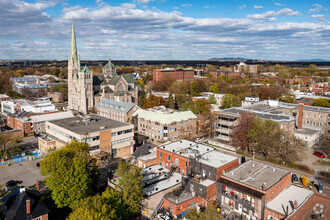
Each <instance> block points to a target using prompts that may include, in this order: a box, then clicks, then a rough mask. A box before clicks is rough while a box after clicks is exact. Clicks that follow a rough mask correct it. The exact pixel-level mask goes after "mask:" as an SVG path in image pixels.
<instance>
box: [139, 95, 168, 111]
mask: <svg viewBox="0 0 330 220" xmlns="http://www.w3.org/2000/svg"><path fill="white" fill-rule="evenodd" d="M167 104H168V101H167V100H166V99H164V98H163V97H161V96H155V95H153V94H150V95H149V96H148V98H146V99H145V101H144V104H143V108H144V109H147V108H153V107H155V106H161V105H164V106H167Z"/></svg>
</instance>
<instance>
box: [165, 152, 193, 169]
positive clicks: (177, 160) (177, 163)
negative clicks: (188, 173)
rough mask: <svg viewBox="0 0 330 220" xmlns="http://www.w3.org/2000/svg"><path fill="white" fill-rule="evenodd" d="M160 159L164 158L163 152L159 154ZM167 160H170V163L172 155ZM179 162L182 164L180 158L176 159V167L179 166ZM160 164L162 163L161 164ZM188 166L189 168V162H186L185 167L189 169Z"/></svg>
mask: <svg viewBox="0 0 330 220" xmlns="http://www.w3.org/2000/svg"><path fill="white" fill-rule="evenodd" d="M159 158H163V153H162V152H159ZM167 160H168V161H171V156H170V155H168V156H167ZM179 162H180V159H179V158H176V159H175V163H176V165H178V166H179ZM159 163H160V162H159ZM187 166H188V162H187V161H185V167H187Z"/></svg>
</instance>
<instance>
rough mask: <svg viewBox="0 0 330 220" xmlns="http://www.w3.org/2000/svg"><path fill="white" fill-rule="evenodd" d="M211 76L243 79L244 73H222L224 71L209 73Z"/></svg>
mask: <svg viewBox="0 0 330 220" xmlns="http://www.w3.org/2000/svg"><path fill="white" fill-rule="evenodd" d="M210 74H211V76H212V77H214V78H218V77H220V76H227V77H228V79H235V78H236V79H244V78H245V73H242V72H224V71H212V72H210Z"/></svg>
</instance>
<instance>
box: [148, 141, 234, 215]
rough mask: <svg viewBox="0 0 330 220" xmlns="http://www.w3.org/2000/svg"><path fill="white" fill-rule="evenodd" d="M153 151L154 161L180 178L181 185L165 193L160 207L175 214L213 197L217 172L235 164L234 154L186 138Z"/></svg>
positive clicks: (182, 213) (204, 204)
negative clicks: (181, 179) (221, 151)
mask: <svg viewBox="0 0 330 220" xmlns="http://www.w3.org/2000/svg"><path fill="white" fill-rule="evenodd" d="M156 150H157V152H156V163H157V164H158V165H159V166H161V167H163V168H165V169H169V170H171V171H172V172H174V173H177V174H181V175H182V176H183V178H184V179H183V182H182V187H181V188H179V189H178V190H176V191H174V192H171V193H169V194H167V195H165V200H164V204H163V207H164V208H165V209H166V210H168V211H169V212H170V213H171V214H172V215H173V216H175V217H180V216H182V215H184V214H185V213H186V212H187V211H189V210H190V209H191V208H193V207H194V206H195V205H199V206H204V207H205V206H206V205H207V202H208V201H212V200H215V199H216V181H217V179H219V178H220V176H221V173H222V172H225V171H229V170H231V169H233V168H235V167H237V166H238V165H239V159H238V158H237V157H234V156H231V155H227V154H224V153H220V152H218V151H215V150H214V148H212V147H209V146H206V145H203V144H197V143H194V142H191V141H187V140H180V141H176V142H172V143H168V144H164V145H162V146H159V147H157V148H156ZM154 161H155V160H154Z"/></svg>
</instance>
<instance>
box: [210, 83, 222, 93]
mask: <svg viewBox="0 0 330 220" xmlns="http://www.w3.org/2000/svg"><path fill="white" fill-rule="evenodd" d="M209 91H210V92H213V93H220V91H219V84H218V83H215V84H213V85H212V86H210V89H209Z"/></svg>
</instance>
